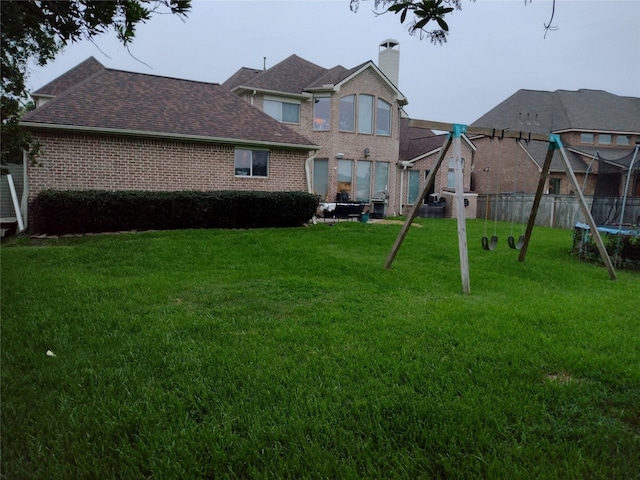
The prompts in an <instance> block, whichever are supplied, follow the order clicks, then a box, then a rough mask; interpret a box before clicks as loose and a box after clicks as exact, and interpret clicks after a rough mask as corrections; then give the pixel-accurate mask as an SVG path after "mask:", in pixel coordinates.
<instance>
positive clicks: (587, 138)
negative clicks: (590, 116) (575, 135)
mask: <svg viewBox="0 0 640 480" xmlns="http://www.w3.org/2000/svg"><path fill="white" fill-rule="evenodd" d="M580 143H590V144H593V133H581V134H580Z"/></svg>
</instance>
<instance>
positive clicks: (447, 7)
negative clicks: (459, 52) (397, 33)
mask: <svg viewBox="0 0 640 480" xmlns="http://www.w3.org/2000/svg"><path fill="white" fill-rule="evenodd" d="M361 1H366V0H350V2H351V10H352V11H354V12H356V11H358V8H359V7H360V2H361ZM471 1H474V2H475V0H471ZM374 5H375V11H376V12H378V10H379V9H383V11H382V12H380V13H381V14H382V13H388V12H391V13H395V14H396V15H400V23H405V21H407V16H408V17H409V23H408V26H409V33H410V34H412V35H415V34H419V35H420V38H424V37H426V38H428V39H429V40H430V41H431V42H432V43H438V44H442V43H444V42H446V41H447V35H448V33H449V25H448V24H447V22H446V21H445V17H446V16H447V15H450V14H451V12H453V11H454V10H461V9H462V0H374Z"/></svg>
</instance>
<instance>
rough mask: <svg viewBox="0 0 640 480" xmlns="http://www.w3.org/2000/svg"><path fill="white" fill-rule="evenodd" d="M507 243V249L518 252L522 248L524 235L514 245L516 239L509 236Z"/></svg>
mask: <svg viewBox="0 0 640 480" xmlns="http://www.w3.org/2000/svg"><path fill="white" fill-rule="evenodd" d="M507 243H509V248H512V249H514V250H520V249H522V247H523V246H524V235H520V238H518V243H516V239H515V238H514V236H513V235H509V238H507Z"/></svg>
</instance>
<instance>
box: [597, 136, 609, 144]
mask: <svg viewBox="0 0 640 480" xmlns="http://www.w3.org/2000/svg"><path fill="white" fill-rule="evenodd" d="M598 143H599V144H600V145H611V135H610V134H608V133H601V134H600V135H598Z"/></svg>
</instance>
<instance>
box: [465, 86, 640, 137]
mask: <svg viewBox="0 0 640 480" xmlns="http://www.w3.org/2000/svg"><path fill="white" fill-rule="evenodd" d="M471 125H472V126H474V127H489V128H495V129H505V130H506V129H511V130H520V131H528V132H532V133H542V134H548V133H551V132H555V133H559V132H563V131H569V130H579V131H604V132H634V133H635V132H640V98H635V97H621V96H618V95H614V94H611V93H608V92H604V91H602V90H585V89H581V90H578V91H567V90H556V91H555V92H544V91H537V90H518V91H517V92H516V93H515V94H513V95H512V96H511V97H509V98H507V99H506V100H505V101H503V102H502V103H500V104H499V105H498V106H497V107H495V108H493V109H492V110H490V111H489V112H487V113H486V114H485V115H483V116H482V117H480V118H479V119H478V120H476V121H475V122H473V123H472V124H471Z"/></svg>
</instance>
